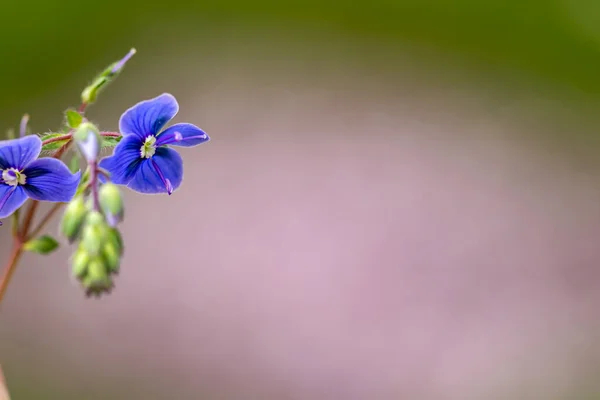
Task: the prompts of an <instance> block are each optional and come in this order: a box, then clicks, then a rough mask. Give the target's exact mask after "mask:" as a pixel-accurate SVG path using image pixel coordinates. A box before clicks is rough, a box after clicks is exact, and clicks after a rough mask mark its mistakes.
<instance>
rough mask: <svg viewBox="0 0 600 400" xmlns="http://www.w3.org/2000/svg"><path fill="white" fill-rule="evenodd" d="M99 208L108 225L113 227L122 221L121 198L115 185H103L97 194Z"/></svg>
mask: <svg viewBox="0 0 600 400" xmlns="http://www.w3.org/2000/svg"><path fill="white" fill-rule="evenodd" d="M98 197H99V201H100V206H101V207H102V210H103V211H104V214H105V215H106V218H107V220H108V222H109V223H110V225H112V226H114V225H116V224H117V223H119V222H121V221H122V220H123V211H124V209H123V197H122V196H121V191H120V190H119V188H118V187H117V185H115V184H113V183H110V182H109V183H105V184H104V185H102V186H101V187H100V191H99V193H98Z"/></svg>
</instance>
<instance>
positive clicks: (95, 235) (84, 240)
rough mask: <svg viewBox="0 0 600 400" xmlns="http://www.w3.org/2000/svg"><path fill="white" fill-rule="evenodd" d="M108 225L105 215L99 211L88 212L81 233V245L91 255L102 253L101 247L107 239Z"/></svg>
mask: <svg viewBox="0 0 600 400" xmlns="http://www.w3.org/2000/svg"><path fill="white" fill-rule="evenodd" d="M106 231H107V226H106V222H105V221H104V217H103V216H102V214H100V213H99V212H98V211H92V212H90V213H89V214H88V216H87V218H86V221H85V226H84V227H83V231H82V233H81V246H82V248H83V249H84V250H85V251H87V252H88V254H89V255H90V256H91V257H96V256H98V255H99V254H100V249H101V248H102V245H103V243H104V241H105V239H106Z"/></svg>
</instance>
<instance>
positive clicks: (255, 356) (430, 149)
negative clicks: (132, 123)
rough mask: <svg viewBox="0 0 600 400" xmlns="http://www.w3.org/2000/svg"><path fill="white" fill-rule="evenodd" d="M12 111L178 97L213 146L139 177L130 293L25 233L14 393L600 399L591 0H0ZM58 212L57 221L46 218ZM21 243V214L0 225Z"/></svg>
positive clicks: (598, 133)
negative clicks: (113, 72) (94, 284)
mask: <svg viewBox="0 0 600 400" xmlns="http://www.w3.org/2000/svg"><path fill="white" fill-rule="evenodd" d="M0 20H1V21H2V22H1V23H0V37H1V38H2V39H1V40H0V54H2V60H3V61H2V63H1V64H0V88H1V89H2V95H1V96H0V130H1V131H3V130H4V129H8V128H17V126H18V123H19V119H20V118H21V116H22V115H23V114H24V113H26V112H27V113H29V114H30V115H31V122H30V125H31V127H32V129H33V130H34V131H35V132H46V131H51V130H55V129H57V128H58V127H59V125H60V123H61V121H62V112H63V111H64V110H65V109H66V108H67V107H69V106H76V105H78V102H79V94H80V92H81V90H82V89H83V88H84V87H85V85H86V84H87V83H89V81H90V80H91V79H92V78H93V77H94V75H95V74H96V73H98V72H99V71H101V70H102V69H103V68H104V67H105V66H106V65H108V64H110V63H111V62H113V61H115V60H117V59H119V58H121V57H122V56H123V55H124V54H125V53H126V52H127V51H128V50H129V48H131V47H136V48H137V50H138V54H137V55H136V56H135V57H134V58H133V59H132V60H131V62H130V63H129V64H128V65H127V67H126V68H125V71H124V72H123V74H122V75H121V76H120V77H119V79H118V80H117V81H116V82H115V83H114V84H112V85H111V86H110V87H109V88H108V89H107V90H106V91H104V92H103V94H102V95H101V97H100V99H99V101H98V103H97V104H95V105H94V106H93V107H91V108H90V109H89V111H88V116H89V117H90V118H91V119H92V120H93V121H94V122H96V123H98V124H99V125H100V127H101V128H102V129H103V130H117V129H118V119H119V116H120V115H121V113H122V112H123V111H124V110H125V109H127V108H128V107H130V106H131V105H133V104H135V103H136V102H138V101H140V100H144V99H148V98H152V97H155V96H157V95H159V94H161V93H163V92H170V93H172V94H174V95H175V96H176V97H177V99H178V101H179V103H180V113H179V115H178V116H177V117H176V120H175V121H176V122H191V123H194V124H196V125H198V126H200V127H201V128H203V129H204V130H206V131H207V132H208V133H209V135H210V136H211V139H212V140H211V142H209V143H208V144H205V145H202V146H200V147H196V148H190V149H183V150H182V151H181V153H182V155H183V157H184V160H185V180H184V184H183V186H182V187H181V188H180V190H178V191H177V192H176V193H174V194H173V196H170V197H168V196H140V195H137V194H135V193H133V192H130V191H127V193H126V198H127V207H128V208H127V215H126V221H125V223H124V225H123V228H122V229H123V234H124V239H125V243H126V247H127V249H126V257H125V260H124V263H123V266H122V272H121V274H120V276H119V277H118V279H117V282H116V289H115V291H114V292H113V293H112V294H111V295H110V296H108V297H104V298H102V299H101V300H96V299H86V298H85V297H84V295H83V292H82V290H81V289H80V288H79V287H78V286H77V284H75V283H74V282H73V279H71V278H70V276H69V273H70V272H69V264H68V258H69V256H70V249H69V248H68V247H67V246H66V245H65V246H64V247H63V248H61V250H60V251H58V252H56V253H54V254H53V255H51V256H49V257H40V256H35V255H27V256H26V257H25V258H24V260H23V262H22V263H21V265H20V267H19V269H18V271H17V273H16V276H15V279H14V280H13V282H12V284H11V286H10V287H9V290H8V295H7V297H6V299H5V301H4V302H3V304H2V308H1V311H0V361H1V363H2V367H3V370H4V373H5V375H6V378H7V381H8V385H9V388H10V390H11V394H12V397H13V399H15V400H27V399H54V398H56V399H86V400H88V399H89V400H95V399H190V400H191V399H223V400H229V399H232V400H233V399H235V400H242V399H243V400H252V399H260V400H267V399H278V400H282V399H299V400H300V399H302V400H304V399H311V400H315V399H319V400H320V399H336V400H342V399H343V400H354V399H356V400H359V399H360V400H362V399H369V400H388V399H390V400H396V399H411V400H421V399H423V400H426V399H436V400H439V399H444V400H445V399H459V400H466V399H473V400H481V399H486V400H487V399H490V400H494V399H511V400H512V399H545V400H547V399H567V398H568V399H597V398H600V383H598V379H597V376H598V373H599V372H600V316H599V314H598V310H599V309H600V269H599V266H598V262H599V261H600V186H599V182H598V178H599V177H600V157H599V154H600V118H599V115H598V112H597V110H598V109H599V106H600V102H599V100H600V79H599V78H598V77H599V71H600V51H599V50H600V3H598V2H594V1H591V0H551V1H541V0H529V1H520V0H488V1H485V2H481V1H474V0H452V1H450V0H393V1H392V0H370V1H368V2H365V1H357V2H341V1H330V2H322V1H313V0H303V1H296V0H289V1H287V2H281V1H273V0H255V1H252V2H244V1H240V0H233V1H229V2H221V1H211V0H196V1H184V0H171V1H168V2H159V1H137V0H136V1H116V0H105V1H103V2H102V3H94V2H81V1H74V0H67V1H65V0H62V1H61V0H59V1H42V0H37V1H36V0H32V1H17V0H3V1H2V2H1V4H0ZM51 229H52V231H53V232H56V224H54V226H53V227H52V228H51ZM0 237H1V238H2V239H3V240H2V241H1V242H0V255H2V254H3V255H5V256H6V255H7V252H8V249H9V245H10V243H9V241H10V238H9V230H8V229H7V228H3V229H2V231H0Z"/></svg>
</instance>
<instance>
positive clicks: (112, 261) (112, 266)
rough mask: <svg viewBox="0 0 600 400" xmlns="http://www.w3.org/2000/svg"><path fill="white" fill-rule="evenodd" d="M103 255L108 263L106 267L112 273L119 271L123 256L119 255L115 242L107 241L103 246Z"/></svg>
mask: <svg viewBox="0 0 600 400" xmlns="http://www.w3.org/2000/svg"><path fill="white" fill-rule="evenodd" d="M102 256H103V258H104V262H105V263H106V268H107V269H108V272H110V273H111V274H117V273H119V265H120V263H121V256H120V255H119V251H118V249H117V248H116V247H115V245H114V243H112V242H106V243H105V244H104V246H103V247H102Z"/></svg>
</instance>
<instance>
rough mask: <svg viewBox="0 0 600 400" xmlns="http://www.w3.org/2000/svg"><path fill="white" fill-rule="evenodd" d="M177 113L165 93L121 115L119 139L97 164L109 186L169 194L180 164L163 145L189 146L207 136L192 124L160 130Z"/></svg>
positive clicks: (178, 180) (178, 178)
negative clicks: (110, 183)
mask: <svg viewBox="0 0 600 400" xmlns="http://www.w3.org/2000/svg"><path fill="white" fill-rule="evenodd" d="M177 111H179V105H178V104H177V100H175V97H173V96H172V95H170V94H168V93H165V94H162V95H160V96H158V97H155V98H154V99H151V100H146V101H142V102H140V103H138V104H136V105H135V106H133V107H131V108H130V109H129V110H127V111H125V113H124V114H123V115H122V116H121V119H120V121H119V130H120V131H121V134H122V135H123V139H122V140H121V141H120V142H119V144H118V145H117V146H116V147H115V150H114V153H113V155H112V156H110V157H106V158H104V159H102V161H100V167H101V168H104V169H106V170H107V171H108V172H110V174H111V180H112V182H113V183H116V184H119V185H127V187H129V188H130V189H133V190H135V191H136V192H140V193H168V194H171V193H172V192H173V191H174V190H175V189H177V188H178V187H179V185H181V181H182V180H183V161H182V160H181V156H180V155H179V153H177V152H176V151H175V150H173V149H171V148H169V147H168V146H167V145H172V146H183V147H192V146H196V145H199V144H201V143H204V142H206V141H208V140H209V137H208V135H207V134H206V133H204V131H202V129H200V128H198V127H196V126H195V125H192V124H186V123H181V124H175V125H173V126H171V127H169V128H167V129H165V130H164V131H162V132H161V130H162V128H163V127H164V126H165V124H166V123H167V122H169V121H170V120H171V119H173V117H174V116H175V115H176V114H177Z"/></svg>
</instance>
